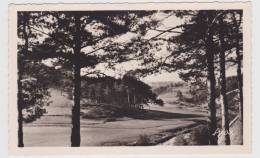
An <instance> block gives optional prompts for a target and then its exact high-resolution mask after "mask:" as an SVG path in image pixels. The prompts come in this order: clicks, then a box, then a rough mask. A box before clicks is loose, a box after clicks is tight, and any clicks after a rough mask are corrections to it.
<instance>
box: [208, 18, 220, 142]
mask: <svg viewBox="0 0 260 158" xmlns="http://www.w3.org/2000/svg"><path fill="white" fill-rule="evenodd" d="M209 14H210V13H209ZM208 18H209V19H208V20H209V22H212V19H213V18H212V15H209V17H208ZM208 27H209V26H208ZM207 33H208V34H207V39H206V58H207V74H208V92H209V97H208V107H209V113H210V116H209V120H210V122H209V138H210V140H209V143H210V144H211V145H217V144H218V135H217V134H216V133H215V132H216V131H217V117H216V102H215V100H216V78H215V73H214V71H215V68H214V50H215V48H214V43H213V33H212V29H211V28H210V27H209V28H208V32H207Z"/></svg>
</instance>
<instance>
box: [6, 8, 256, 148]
mask: <svg viewBox="0 0 260 158" xmlns="http://www.w3.org/2000/svg"><path fill="white" fill-rule="evenodd" d="M154 5H156V4H154ZM171 5H173V6H174V5H176V4H171ZM198 5H199V4H198ZM172 8H174V7H172ZM15 15H16V21H15V23H16V24H17V25H16V26H15V28H16V30H14V32H15V31H16V40H15V41H16V43H15V45H13V47H16V48H17V51H16V54H17V55H16V56H17V58H16V59H14V60H13V61H14V62H15V60H16V62H17V70H16V73H17V75H16V76H17V77H16V79H15V81H16V82H15V83H14V84H17V90H16V93H15V97H17V100H16V104H15V105H10V106H15V110H16V111H17V112H16V113H17V115H16V116H13V117H15V118H14V119H15V124H16V127H17V128H16V129H15V130H14V131H13V132H14V133H15V135H14V137H16V138H17V139H16V144H15V146H16V147H18V148H19V149H25V148H26V147H101V146H102V147H104V146H105V147H110V146H113V147H115V146H116V147H122V146H127V147H131V146H139V147H145V146H158V147H161V148H164V147H167V146H182V147H185V146H201V147H202V148H203V147H204V146H233V145H236V146H237V145H238V146H243V145H244V140H245V137H244V133H243V131H244V130H243V127H244V124H245V121H244V117H243V116H244V114H245V110H244V108H243V107H244V106H251V105H246V104H244V103H245V102H244V101H243V99H244V98H245V97H244V95H245V94H244V93H243V92H245V91H244V83H245V82H247V81H246V80H245V79H244V76H245V75H244V74H245V71H244V66H245V64H246V63H245V62H244V58H243V56H244V54H245V53H244V34H243V32H244V30H243V29H244V27H243V26H244V20H245V19H244V11H243V9H208V10H207V9H196V10H194V9H189V8H187V9H171V10H168V9H166V10H163V9H152V10H151V9H149V10H145V9H143V10H134V9H133V10H117V9H114V10H87V9H86V10H84V9H83V10H82V9H81V10H79V11H77V10H54V11H52V10H44V11H43V10H42V9H41V10H25V11H24V10H18V11H17V12H16V14H15ZM247 53H248V52H247ZM23 147H24V148H23Z"/></svg>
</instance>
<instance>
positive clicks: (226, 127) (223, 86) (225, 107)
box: [219, 17, 230, 145]
mask: <svg viewBox="0 0 260 158" xmlns="http://www.w3.org/2000/svg"><path fill="white" fill-rule="evenodd" d="M222 18H223V17H220V18H219V23H220V27H219V39H220V52H219V64H220V85H221V90H220V95H221V104H222V107H223V109H222V129H224V135H225V144H226V145H230V135H229V120H228V102H227V95H226V59H225V41H224V33H223V31H224V29H225V28H224V27H223V19H222Z"/></svg>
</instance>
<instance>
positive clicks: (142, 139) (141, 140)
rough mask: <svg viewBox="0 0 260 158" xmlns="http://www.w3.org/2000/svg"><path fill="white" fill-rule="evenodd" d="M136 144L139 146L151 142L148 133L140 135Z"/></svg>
mask: <svg viewBox="0 0 260 158" xmlns="http://www.w3.org/2000/svg"><path fill="white" fill-rule="evenodd" d="M136 144H137V145H139V146H146V145H149V144H150V139H149V137H148V136H147V135H146V134H142V135H139V137H138V140H137V141H136Z"/></svg>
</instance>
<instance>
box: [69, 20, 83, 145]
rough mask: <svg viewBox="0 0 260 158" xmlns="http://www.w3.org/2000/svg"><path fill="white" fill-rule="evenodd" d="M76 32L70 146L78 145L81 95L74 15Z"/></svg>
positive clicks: (77, 24) (76, 22) (77, 29)
mask: <svg viewBox="0 0 260 158" xmlns="http://www.w3.org/2000/svg"><path fill="white" fill-rule="evenodd" d="M75 27H76V33H75V37H74V42H75V48H74V98H73V99H74V106H73V108H72V132H71V146H72V147H79V146H80V95H81V77H80V69H81V65H80V62H79V54H80V49H81V48H80V40H81V39H80V17H79V16H78V15H75Z"/></svg>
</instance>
